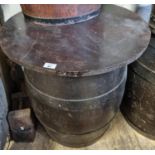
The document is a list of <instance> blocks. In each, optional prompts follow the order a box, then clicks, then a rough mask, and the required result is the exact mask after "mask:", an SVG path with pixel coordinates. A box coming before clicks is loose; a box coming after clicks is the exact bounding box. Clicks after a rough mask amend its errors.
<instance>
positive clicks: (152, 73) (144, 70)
mask: <svg viewBox="0 0 155 155" xmlns="http://www.w3.org/2000/svg"><path fill="white" fill-rule="evenodd" d="M153 46H155V39H154V38H152V39H151V43H150V45H149V47H148V49H147V50H146V52H145V53H144V55H143V56H142V57H141V58H140V59H139V60H138V61H136V62H135V63H133V64H132V65H131V66H130V67H129V73H128V80H127V86H126V91H125V96H124V101H123V104H122V105H121V111H122V113H123V114H124V116H125V118H126V119H127V120H128V122H129V123H130V124H131V125H132V126H133V127H134V128H135V129H136V130H137V131H139V132H140V133H142V134H143V135H145V136H147V137H150V138H153V139H155V104H154V103H155V63H154V62H155V47H153Z"/></svg>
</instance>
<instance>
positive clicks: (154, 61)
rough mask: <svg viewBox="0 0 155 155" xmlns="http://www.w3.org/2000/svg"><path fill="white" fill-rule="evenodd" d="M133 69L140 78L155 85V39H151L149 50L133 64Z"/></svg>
mask: <svg viewBox="0 0 155 155" xmlns="http://www.w3.org/2000/svg"><path fill="white" fill-rule="evenodd" d="M132 68H133V69H134V71H135V72H136V73H137V74H138V75H139V76H141V77H142V78H144V79H146V80H147V81H150V82H151V83H153V84H155V38H151V41H150V44H149V46H148V48H147V50H146V51H145V52H144V54H143V55H142V56H141V57H140V58H139V59H138V60H137V61H136V62H134V63H133V64H132Z"/></svg>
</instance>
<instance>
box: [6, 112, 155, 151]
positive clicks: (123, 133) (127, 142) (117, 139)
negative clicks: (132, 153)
mask: <svg viewBox="0 0 155 155" xmlns="http://www.w3.org/2000/svg"><path fill="white" fill-rule="evenodd" d="M9 149H12V150H14V149H16V150H17V149H30V150H31V149H49V150H71V149H80V150H89V149H91V150H94V149H95V150H102V149H155V141H153V140H151V139H148V138H146V137H144V136H142V135H140V134H139V133H138V132H136V131H135V130H134V129H133V128H131V127H130V126H129V125H128V123H127V122H126V120H125V119H124V118H123V116H122V114H121V113H120V112H119V113H118V114H117V116H116V118H115V119H114V120H113V122H112V124H111V127H110V128H109V129H108V131H107V132H106V133H105V134H104V135H103V136H102V137H101V139H99V140H98V141H97V142H96V143H94V144H93V145H90V146H88V147H82V148H70V147H65V146H62V145H60V144H58V143H55V142H54V141H52V140H51V139H49V137H48V136H47V134H46V133H45V131H44V130H43V129H42V128H38V132H37V135H36V139H35V141H34V142H33V143H14V142H11V143H10V146H9Z"/></svg>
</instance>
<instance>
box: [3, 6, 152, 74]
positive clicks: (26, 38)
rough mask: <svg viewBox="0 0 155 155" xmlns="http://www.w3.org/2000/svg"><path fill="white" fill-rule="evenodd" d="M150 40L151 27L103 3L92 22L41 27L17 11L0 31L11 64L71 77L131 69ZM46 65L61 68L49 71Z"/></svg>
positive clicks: (119, 8)
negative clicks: (124, 68) (131, 64)
mask: <svg viewBox="0 0 155 155" xmlns="http://www.w3.org/2000/svg"><path fill="white" fill-rule="evenodd" d="M137 25H138V27H137ZM149 40H150V30H149V28H148V25H147V24H146V23H145V22H144V21H142V19H141V18H140V17H139V16H138V15H136V14H134V13H133V12H130V11H128V10H126V9H123V8H121V7H118V6H114V5H103V7H102V11H101V13H100V15H99V16H97V17H96V18H94V19H92V20H89V21H87V22H83V23H80V24H74V25H67V26H66V25H63V26H54V25H52V26H51V25H44V26H43V25H40V24H36V23H35V22H32V21H27V20H25V18H24V16H23V14H22V13H19V14H17V15H15V16H14V17H12V18H10V19H9V20H8V21H7V22H6V23H5V24H4V26H3V29H2V31H1V33H0V45H1V47H2V49H3V51H4V53H5V54H6V55H7V56H8V57H9V58H10V59H11V60H12V61H14V62H16V63H17V64H20V65H22V66H24V67H25V68H27V69H30V70H34V71H38V72H44V73H45V72H48V73H51V74H54V75H55V74H56V75H59V76H70V77H73V76H79V75H80V76H92V75H99V74H101V73H106V72H108V71H112V70H114V69H116V68H119V67H122V66H124V65H127V64H129V63H131V62H133V61H134V60H136V59H137V58H138V57H140V56H141V55H142V54H143V52H144V50H145V49H146V47H147V45H148V43H149ZM60 45H61V46H60ZM45 63H52V64H53V63H54V64H57V66H56V68H55V69H47V68H46V69H45V68H44V67H43V66H44V64H45Z"/></svg>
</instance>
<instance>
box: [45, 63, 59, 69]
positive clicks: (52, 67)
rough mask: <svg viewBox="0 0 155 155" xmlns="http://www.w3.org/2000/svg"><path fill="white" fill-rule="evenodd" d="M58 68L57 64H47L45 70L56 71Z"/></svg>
mask: <svg viewBox="0 0 155 155" xmlns="http://www.w3.org/2000/svg"><path fill="white" fill-rule="evenodd" d="M56 66H57V64H53V63H47V62H46V63H45V64H44V66H43V67H44V68H48V69H55V68H56Z"/></svg>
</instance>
